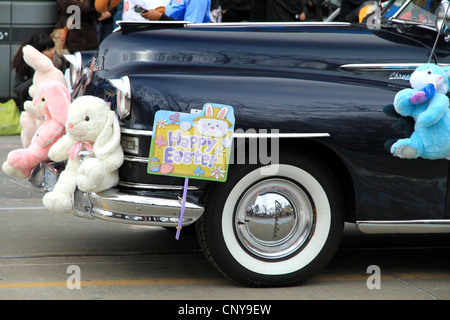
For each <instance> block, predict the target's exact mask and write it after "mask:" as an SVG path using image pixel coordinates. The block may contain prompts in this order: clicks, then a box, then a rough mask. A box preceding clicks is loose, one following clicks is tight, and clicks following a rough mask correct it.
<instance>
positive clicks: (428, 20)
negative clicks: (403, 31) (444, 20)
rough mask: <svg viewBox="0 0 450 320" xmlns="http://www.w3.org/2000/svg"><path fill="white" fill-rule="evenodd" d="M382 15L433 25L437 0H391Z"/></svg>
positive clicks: (406, 21)
mask: <svg viewBox="0 0 450 320" xmlns="http://www.w3.org/2000/svg"><path fill="white" fill-rule="evenodd" d="M391 2H392V3H389V4H388V6H387V8H386V11H385V12H384V14H383V16H384V17H385V18H389V19H391V20H396V21H398V20H401V21H403V22H405V23H413V24H426V25H431V26H434V18H435V15H434V13H435V12H436V8H437V2H438V1H437V0H392V1H391Z"/></svg>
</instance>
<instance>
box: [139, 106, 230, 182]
mask: <svg viewBox="0 0 450 320" xmlns="http://www.w3.org/2000/svg"><path fill="white" fill-rule="evenodd" d="M234 122H235V118H234V112H233V108H232V107H231V106H227V105H220V104H213V103H207V104H205V105H204V107H203V110H202V112H201V113H200V114H193V113H179V112H173V111H166V110H160V111H158V112H156V114H155V121H154V124H153V137H152V142H151V147H150V155H149V161H148V167H147V172H148V173H150V174H159V175H170V176H176V177H183V178H194V179H203V180H213V181H220V182H224V181H225V180H226V178H227V171H228V163H229V158H230V153H231V145H232V141H233V132H234Z"/></svg>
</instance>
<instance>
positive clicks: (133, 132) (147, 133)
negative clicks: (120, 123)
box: [120, 128, 153, 137]
mask: <svg viewBox="0 0 450 320" xmlns="http://www.w3.org/2000/svg"><path fill="white" fill-rule="evenodd" d="M120 132H121V133H123V134H129V135H133V136H149V137H151V136H152V135H153V131H151V130H136V129H127V128H120Z"/></svg>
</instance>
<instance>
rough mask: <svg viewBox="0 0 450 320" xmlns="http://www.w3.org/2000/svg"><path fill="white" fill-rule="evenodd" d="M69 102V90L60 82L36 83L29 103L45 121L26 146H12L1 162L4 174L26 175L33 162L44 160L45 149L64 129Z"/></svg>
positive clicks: (47, 148)
mask: <svg viewBox="0 0 450 320" xmlns="http://www.w3.org/2000/svg"><path fill="white" fill-rule="evenodd" d="M69 104H70V95H69V91H68V89H67V87H66V86H65V85H63V84H62V83H61V82H59V81H47V82H45V83H42V84H41V85H39V88H38V90H37V91H36V94H35V96H34V98H33V105H34V107H36V108H37V109H38V110H42V112H43V114H44V118H45V121H44V122H43V123H42V125H41V126H40V127H39V129H38V131H37V132H36V133H35V134H34V136H33V139H32V140H31V145H30V146H29V147H28V148H23V149H17V150H13V151H11V152H10V153H9V154H8V158H7V160H6V161H5V162H4V163H3V165H2V169H3V171H4V172H5V173H6V174H8V175H10V176H16V177H22V178H26V177H29V176H30V173H31V170H32V169H33V168H34V167H35V166H36V165H37V164H39V163H40V162H42V161H46V160H48V150H49V149H50V147H51V146H52V145H53V144H54V143H55V142H56V141H57V140H58V139H59V138H60V137H61V136H62V135H63V133H64V130H65V128H64V125H65V123H66V121H67V112H68V109H69Z"/></svg>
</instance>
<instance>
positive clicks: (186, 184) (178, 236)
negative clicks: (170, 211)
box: [175, 178, 189, 240]
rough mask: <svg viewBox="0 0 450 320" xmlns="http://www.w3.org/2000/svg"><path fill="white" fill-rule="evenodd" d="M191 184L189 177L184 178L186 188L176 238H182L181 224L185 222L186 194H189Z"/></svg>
mask: <svg viewBox="0 0 450 320" xmlns="http://www.w3.org/2000/svg"><path fill="white" fill-rule="evenodd" d="M188 184H189V178H185V179H184V189H183V200H182V201H181V210H180V214H179V215H178V227H177V234H176V235H175V239H177V240H179V239H180V233H181V228H182V227H181V224H182V223H183V217H184V207H185V204H186V195H187V189H188Z"/></svg>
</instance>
